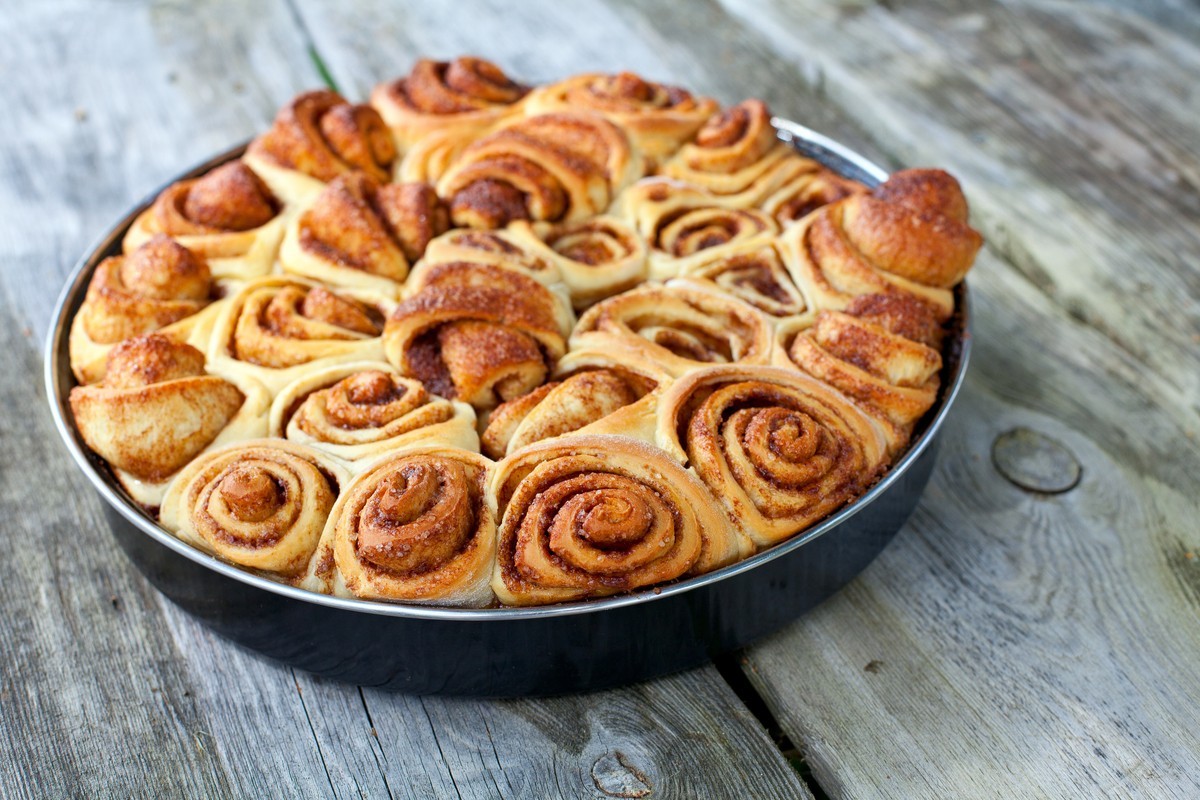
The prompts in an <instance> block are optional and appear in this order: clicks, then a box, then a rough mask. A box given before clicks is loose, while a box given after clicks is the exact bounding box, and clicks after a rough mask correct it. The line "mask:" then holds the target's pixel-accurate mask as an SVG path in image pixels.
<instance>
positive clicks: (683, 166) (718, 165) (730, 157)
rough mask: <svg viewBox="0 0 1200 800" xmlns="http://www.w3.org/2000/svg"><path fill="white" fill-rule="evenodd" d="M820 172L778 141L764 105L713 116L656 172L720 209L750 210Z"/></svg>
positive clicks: (749, 105)
mask: <svg viewBox="0 0 1200 800" xmlns="http://www.w3.org/2000/svg"><path fill="white" fill-rule="evenodd" d="M819 167H820V165H819V164H817V163H816V162H815V161H812V160H811V159H807V158H804V157H803V156H801V155H799V154H798V153H797V152H796V151H795V150H793V149H792V148H791V147H790V146H788V145H786V144H784V143H783V142H781V141H779V138H778V136H777V135H776V133H775V127H774V126H773V125H771V112H770V110H768V109H767V105H766V103H764V102H762V101H761V100H745V101H743V102H741V103H738V104H737V105H736V106H733V107H731V108H727V109H725V110H724V111H722V112H720V113H719V114H715V115H714V116H712V117H711V118H710V119H709V120H708V121H707V122H705V124H704V127H702V128H701V129H700V132H699V133H697V134H696V138H695V140H694V141H692V142H689V143H688V144H685V145H684V146H683V147H682V148H681V149H680V150H679V152H678V153H676V155H675V157H674V158H672V159H671V160H670V161H668V162H667V163H666V164H664V165H663V167H662V169H661V170H660V172H661V174H662V175H666V176H667V177H670V178H675V179H677V180H680V181H684V182H685V183H688V184H690V185H692V186H696V187H698V188H700V189H703V190H705V191H707V192H710V193H711V194H714V195H717V196H718V197H720V198H722V203H721V204H722V205H725V206H728V207H731V208H755V207H757V206H758V205H759V204H760V203H761V202H762V201H763V200H764V199H766V198H767V197H768V196H769V195H771V194H773V193H774V192H775V191H776V190H777V189H779V187H781V186H783V185H784V184H785V183H787V182H788V181H789V180H791V179H792V178H794V177H796V176H797V175H799V174H801V173H804V172H815V171H816V170H817V169H819Z"/></svg>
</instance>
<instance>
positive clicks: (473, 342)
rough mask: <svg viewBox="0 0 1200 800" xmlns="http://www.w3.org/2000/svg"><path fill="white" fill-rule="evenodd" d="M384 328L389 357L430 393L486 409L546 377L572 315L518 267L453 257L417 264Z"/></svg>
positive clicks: (561, 349) (563, 348)
mask: <svg viewBox="0 0 1200 800" xmlns="http://www.w3.org/2000/svg"><path fill="white" fill-rule="evenodd" d="M413 277H414V278H417V277H419V278H420V283H419V284H417V285H416V286H414V293H413V294H411V295H410V296H409V297H408V298H407V299H406V300H404V301H403V302H401V303H400V305H399V306H397V307H396V310H395V311H394V312H393V313H392V316H391V318H389V319H388V322H387V327H386V329H385V330H384V349H385V351H386V353H387V358H388V361H390V362H391V363H392V364H394V365H396V366H397V367H398V368H399V369H400V371H401V372H402V373H403V374H404V375H406V376H408V377H412V378H416V379H417V380H419V381H421V382H422V383H423V384H425V386H426V388H428V389H429V390H430V391H432V392H434V393H435V394H438V395H441V396H442V397H447V398H451V399H457V400H462V401H463V402H465V403H470V404H471V405H472V406H474V407H475V408H476V409H486V408H491V407H493V406H495V405H496V404H497V403H500V402H503V401H505V400H511V399H512V398H514V397H518V396H520V395H522V394H525V393H526V392H528V391H530V390H531V389H533V388H535V387H536V386H538V385H540V384H541V383H542V381H543V380H545V378H546V375H547V374H548V373H549V371H550V370H551V369H552V368H553V366H554V362H555V361H557V360H558V358H559V357H561V356H562V354H563V353H564V352H566V337H567V334H568V333H569V331H570V330H571V323H572V322H573V321H574V315H572V314H571V309H570V306H569V305H567V303H566V302H565V301H564V300H563V299H562V298H560V297H558V296H557V295H555V294H554V292H552V291H550V290H549V289H547V288H546V287H545V286H543V285H542V284H540V283H538V282H537V281H535V280H533V279H532V278H530V277H528V276H526V275H524V274H522V273H520V272H517V271H515V270H511V269H506V268H503V267H497V266H493V265H490V264H471V263H465V262H451V263H448V264H435V265H429V266H428V267H427V268H426V267H425V266H423V267H422V269H421V273H420V275H419V276H418V275H416V274H415V273H414V276H413Z"/></svg>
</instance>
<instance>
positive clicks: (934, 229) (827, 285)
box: [780, 169, 983, 321]
mask: <svg viewBox="0 0 1200 800" xmlns="http://www.w3.org/2000/svg"><path fill="white" fill-rule="evenodd" d="M780 244H781V247H782V249H783V252H784V256H785V258H787V259H788V262H789V263H788V266H789V269H791V271H792V275H793V276H794V277H795V279H796V283H797V284H798V285H799V286H800V288H801V291H803V292H804V295H805V296H806V297H807V298H809V301H810V303H811V304H812V305H813V306H814V307H816V308H832V309H841V308H845V307H846V306H847V305H848V304H849V303H850V301H851V300H852V299H853V298H854V297H856V296H858V295H860V294H896V293H902V294H910V295H913V296H915V297H917V298H918V299H920V300H922V301H924V302H925V303H928V304H929V305H930V306H932V307H933V309H934V311H935V313H936V314H937V316H938V319H939V321H944V320H946V319H948V318H949V317H950V315H951V314H952V313H953V311H954V295H953V294H952V293H951V291H950V289H951V288H952V287H953V286H954V285H955V284H957V283H958V282H959V281H961V280H962V279H963V276H964V275H966V273H967V270H969V269H970V268H971V264H972V263H974V261H975V254H976V253H977V252H978V251H979V248H980V247H981V246H982V244H983V239H982V237H981V236H980V235H979V234H978V233H977V232H976V231H975V230H973V229H972V228H971V226H970V225H968V224H967V201H966V198H965V197H963V194H962V190H961V189H960V188H959V185H958V181H956V180H955V179H954V178H953V177H951V176H950V175H949V174H947V173H945V172H942V171H941V170H932V169H908V170H901V171H900V172H897V173H895V174H894V175H892V177H891V178H889V179H888V180H887V181H886V182H885V183H883V184H882V185H880V186H878V187H877V188H875V189H873V190H872V191H871V192H870V193H868V194H854V195H851V196H849V197H847V198H845V199H843V200H839V201H838V202H836V203H833V204H831V205H828V206H825V207H823V208H821V209H819V210H818V211H816V212H814V213H812V214H810V215H809V216H807V217H805V218H804V219H803V220H801V221H800V222H798V223H796V224H795V225H792V226H791V227H789V228H788V230H787V231H785V232H784V234H783V235H782V236H781V237H780Z"/></svg>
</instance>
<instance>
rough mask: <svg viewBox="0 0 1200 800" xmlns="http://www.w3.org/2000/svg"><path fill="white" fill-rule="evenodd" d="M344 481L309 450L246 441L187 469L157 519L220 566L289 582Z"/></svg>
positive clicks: (338, 469)
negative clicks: (223, 563)
mask: <svg viewBox="0 0 1200 800" xmlns="http://www.w3.org/2000/svg"><path fill="white" fill-rule="evenodd" d="M348 481H349V476H348V475H347V474H346V471H345V469H344V468H343V467H342V466H340V465H339V464H338V463H337V462H336V461H335V460H333V459H331V458H329V457H328V456H326V455H324V454H322V453H321V452H319V451H317V450H313V449H311V448H308V447H304V446H303V445H298V444H293V443H291V442H286V441H283V440H282V439H252V440H250V441H245V442H238V443H236V444H232V445H230V446H228V447H223V448H220V449H218V450H213V451H211V452H208V453H205V454H204V455H202V456H201V457H200V458H197V459H196V460H195V461H193V462H191V463H190V464H188V465H187V466H186V467H185V468H184V469H183V470H182V471H181V472H180V473H179V475H178V476H177V477H176V478H175V480H174V481H172V483H171V486H170V488H168V489H167V494H166V497H164V498H163V504H162V509H161V511H160V512H159V521H160V522H162V524H163V527H165V528H166V529H167V530H170V531H172V532H173V533H174V534H175V535H176V536H178V537H179V538H180V539H182V540H183V541H185V542H188V543H189V544H192V545H194V546H196V547H199V548H200V549H201V550H204V551H205V552H208V553H212V554H213V555H215V556H216V557H217V558H220V559H222V560H223V561H228V562H229V563H231V564H237V565H239V566H243V567H249V568H251V569H255V570H259V571H261V572H265V573H268V574H271V575H273V576H275V577H278V578H281V579H284V580H291V581H295V580H297V579H299V578H300V577H301V576H302V575H303V573H304V571H305V570H306V569H308V566H309V562H310V561H311V560H312V557H313V553H314V552H315V551H316V548H317V544H318V542H320V540H321V531H322V530H323V529H324V528H325V523H326V521H327V520H328V518H329V512H330V510H331V509H332V508H333V504H334V501H336V500H337V498H338V493H339V492H340V491H341V489H342V487H344V486H345V485H346V483H347V482H348Z"/></svg>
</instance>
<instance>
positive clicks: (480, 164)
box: [437, 113, 642, 229]
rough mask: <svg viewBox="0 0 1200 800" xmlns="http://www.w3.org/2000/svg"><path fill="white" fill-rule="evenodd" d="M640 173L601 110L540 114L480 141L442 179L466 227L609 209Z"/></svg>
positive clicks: (637, 160) (453, 211)
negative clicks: (592, 112) (596, 111)
mask: <svg viewBox="0 0 1200 800" xmlns="http://www.w3.org/2000/svg"><path fill="white" fill-rule="evenodd" d="M641 175H642V158H641V155H640V153H639V152H638V151H637V150H636V149H635V148H634V147H633V146H632V145H631V144H630V142H629V139H628V137H627V136H626V135H625V133H624V132H623V131H622V130H621V129H620V128H618V127H617V126H616V125H614V124H613V123H611V122H609V121H608V120H606V119H604V118H603V117H601V116H599V115H597V114H585V113H573V114H542V115H541V116H537V117H524V118H519V119H515V120H512V121H510V122H506V123H504V124H503V125H502V126H501V127H500V128H499V129H497V130H495V131H494V132H492V133H490V134H488V135H486V136H484V137H483V138H481V139H477V140H476V141H475V142H473V143H472V144H471V145H470V146H468V147H467V148H466V149H464V150H463V151H462V154H461V155H460V156H459V158H458V159H457V160H456V161H455V162H454V163H453V164H452V165H451V166H450V168H449V169H448V170H447V171H446V172H445V174H444V175H442V177H441V178H440V179H439V180H438V183H437V190H438V194H439V195H441V196H442V197H444V198H446V200H447V202H448V203H449V204H450V216H451V219H452V220H453V222H454V224H455V225H456V226H458V227H462V228H484V229H487V228H501V227H504V226H505V225H507V224H508V223H509V222H512V221H513V220H518V219H528V220H534V221H543V220H544V221H549V222H575V221H578V220H581V219H585V218H587V217H590V216H592V215H593V214H598V213H600V212H602V211H604V210H605V209H606V208H608V206H609V204H610V203H611V202H612V199H613V198H614V197H615V196H616V195H617V193H618V192H620V191H621V189H623V188H624V187H625V186H627V185H628V184H630V183H632V182H633V181H634V180H636V179H637V178H639V177H641Z"/></svg>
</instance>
